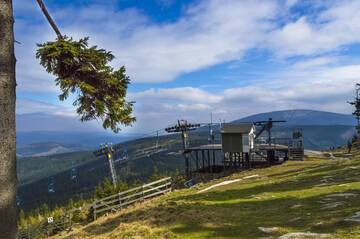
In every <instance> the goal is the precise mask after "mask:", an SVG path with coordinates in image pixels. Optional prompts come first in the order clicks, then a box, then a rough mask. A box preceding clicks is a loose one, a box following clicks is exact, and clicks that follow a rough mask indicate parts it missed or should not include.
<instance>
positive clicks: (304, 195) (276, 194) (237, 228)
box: [57, 156, 360, 239]
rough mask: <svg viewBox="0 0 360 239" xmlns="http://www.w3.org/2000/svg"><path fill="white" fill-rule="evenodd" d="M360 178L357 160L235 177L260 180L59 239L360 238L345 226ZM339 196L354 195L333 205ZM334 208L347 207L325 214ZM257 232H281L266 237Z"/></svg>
mask: <svg viewBox="0 0 360 239" xmlns="http://www.w3.org/2000/svg"><path fill="white" fill-rule="evenodd" d="M350 167H352V168H350ZM353 167H357V168H356V169H354V168H353ZM359 170H360V157H358V156H357V157H355V158H354V159H352V160H328V159H316V158H309V159H307V160H306V161H304V162H288V163H286V164H283V165H279V166H274V167H271V168H265V169H258V170H252V171H245V172H241V173H235V174H233V175H231V176H230V177H229V178H243V177H244V176H246V175H253V174H258V175H259V176H260V177H259V178H253V179H246V180H242V181H240V182H236V183H233V184H229V185H226V186H222V187H217V188H215V189H212V190H210V191H207V192H204V193H199V194H197V193H196V192H197V191H199V189H202V188H205V187H208V186H209V185H211V184H214V183H217V182H220V181H223V180H224V179H219V180H215V181H212V182H210V183H208V184H202V185H198V187H197V188H193V189H185V190H179V191H175V192H173V193H171V194H168V195H166V196H163V197H161V198H157V199H154V200H152V201H148V202H145V203H144V204H141V205H137V206H135V207H132V208H128V209H126V210H124V211H122V212H120V213H117V214H112V215H109V216H108V217H103V218H100V219H99V220H97V221H96V222H93V223H91V224H89V225H87V226H85V227H83V228H78V229H75V230H74V232H72V233H71V234H64V235H62V236H58V237H61V238H69V239H70V238H260V237H266V236H269V235H270V236H274V237H277V236H280V235H282V234H284V233H286V232H293V231H311V232H322V233H330V234H332V235H334V237H335V238H360V223H356V222H346V221H344V220H343V219H345V218H348V217H350V216H352V215H354V214H355V212H357V211H360V172H359ZM336 193H353V194H355V195H354V196H348V197H345V196H338V197H328V196H329V195H332V194H336ZM331 202H341V203H342V204H341V205H339V206H337V207H335V208H332V209H326V208H325V206H326V204H328V203H331ZM295 205H297V206H295ZM294 206H295V207H294ZM292 207H293V208H292ZM258 227H279V230H278V231H277V232H275V233H272V234H265V233H263V232H261V231H260V230H259V229H258ZM58 237H57V238H58Z"/></svg>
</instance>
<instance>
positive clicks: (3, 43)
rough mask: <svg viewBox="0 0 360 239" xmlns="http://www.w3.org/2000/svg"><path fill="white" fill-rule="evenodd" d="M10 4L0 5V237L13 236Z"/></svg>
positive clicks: (12, 56) (13, 169) (13, 109)
mask: <svg viewBox="0 0 360 239" xmlns="http://www.w3.org/2000/svg"><path fill="white" fill-rule="evenodd" d="M12 12H13V9H12V1H11V0H1V1H0V237H1V238H12V239H13V238H15V236H16V222H17V219H16V183H17V178H16V151H15V148H16V143H15V142H16V139H15V137H16V136H15V99H16V95H15V87H16V81H15V62H16V60H15V54H14V31H13V25H14V18H13V14H12Z"/></svg>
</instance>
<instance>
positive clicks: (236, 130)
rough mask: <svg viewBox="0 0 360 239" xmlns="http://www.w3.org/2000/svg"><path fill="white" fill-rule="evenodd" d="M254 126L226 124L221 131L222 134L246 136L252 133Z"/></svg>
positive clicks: (249, 124) (248, 124)
mask: <svg viewBox="0 0 360 239" xmlns="http://www.w3.org/2000/svg"><path fill="white" fill-rule="evenodd" d="M253 127H254V125H253V124H251V123H242V124H224V126H223V127H222V129H221V133H222V134H227V133H230V134H245V133H247V134H248V133H250V131H251V130H252V129H253Z"/></svg>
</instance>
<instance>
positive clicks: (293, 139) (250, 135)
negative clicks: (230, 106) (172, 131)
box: [183, 118, 304, 177]
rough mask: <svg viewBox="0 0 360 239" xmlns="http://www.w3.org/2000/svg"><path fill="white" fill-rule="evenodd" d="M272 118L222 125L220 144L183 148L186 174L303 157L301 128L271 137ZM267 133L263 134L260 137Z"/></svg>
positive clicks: (245, 166)
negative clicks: (281, 136)
mask: <svg viewBox="0 0 360 239" xmlns="http://www.w3.org/2000/svg"><path fill="white" fill-rule="evenodd" d="M282 122H285V121H274V120H272V119H271V118H270V119H268V120H266V121H257V122H253V123H239V124H223V125H222V127H221V129H220V133H221V137H220V138H221V143H220V144H215V143H212V144H207V145H201V146H196V147H187V148H185V149H184V151H183V152H184V158H185V168H186V173H187V175H188V177H191V174H192V173H217V172H221V171H224V170H227V169H247V168H253V167H259V166H270V165H272V164H280V163H282V162H284V161H286V160H288V159H292V160H302V159H303V156H304V147H303V138H302V133H301V131H299V130H297V131H294V133H293V134H292V136H289V137H288V138H277V137H273V136H272V134H271V133H272V127H273V124H274V123H282ZM264 133H267V136H266V137H260V136H261V135H263V134H264Z"/></svg>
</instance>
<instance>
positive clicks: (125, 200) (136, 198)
mask: <svg viewBox="0 0 360 239" xmlns="http://www.w3.org/2000/svg"><path fill="white" fill-rule="evenodd" d="M170 191H171V178H170V177H168V178H163V179H160V180H157V181H154V182H151V183H148V184H144V185H142V186H140V187H136V188H132V189H130V190H127V191H123V192H119V193H117V194H114V195H111V196H108V197H105V198H102V199H100V200H97V201H95V202H94V203H93V204H92V205H91V210H92V213H93V218H94V220H96V218H97V217H99V216H101V215H104V214H106V213H109V212H114V211H119V210H121V209H122V208H125V207H127V206H129V205H132V204H134V203H136V202H141V201H144V200H146V199H149V198H153V197H156V196H160V195H162V194H165V193H167V192H170Z"/></svg>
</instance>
